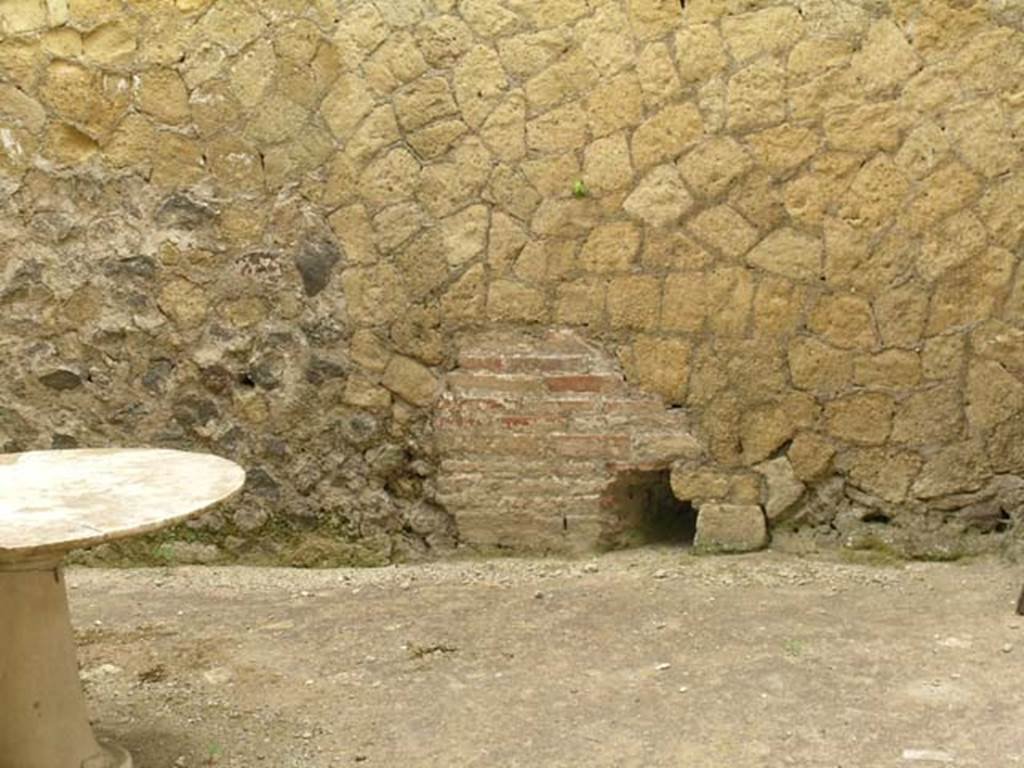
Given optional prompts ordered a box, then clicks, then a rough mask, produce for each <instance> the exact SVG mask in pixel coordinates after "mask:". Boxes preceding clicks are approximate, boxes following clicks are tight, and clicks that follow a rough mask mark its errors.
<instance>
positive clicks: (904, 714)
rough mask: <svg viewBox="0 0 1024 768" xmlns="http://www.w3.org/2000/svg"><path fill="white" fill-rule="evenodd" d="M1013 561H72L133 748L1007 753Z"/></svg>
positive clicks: (314, 765) (773, 762)
mask: <svg viewBox="0 0 1024 768" xmlns="http://www.w3.org/2000/svg"><path fill="white" fill-rule="evenodd" d="M1022 578H1024V572H1022V571H1021V569H1020V568H1015V567H1013V566H1010V565H1007V564H1006V563H1001V562H996V561H980V562H979V561H975V562H971V563H962V564H952V565H948V564H947V565H940V564H923V563H912V564H898V565H895V566H887V567H878V566H868V565H854V564H848V563H844V562H839V561H831V560H822V559H795V558H793V557H786V556H782V555H778V554H770V553H769V554H761V555H755V556H745V557H734V558H697V557H693V556H690V555H688V554H680V553H678V552H671V551H631V552H626V553H618V554H613V555H607V556H603V557H600V558H596V559H593V560H581V561H561V560H527V561H524V560H507V561H491V562H456V563H445V564H429V565H416V566H403V567H394V568H385V569H377V570H328V571H308V570H306V571H298V570H284V569H255V568H178V569H152V570H127V571H111V570H89V569H73V570H71V571H70V572H69V579H68V580H69V583H70V585H71V593H70V594H71V602H72V611H73V613H74V619H75V625H76V632H77V634H78V639H79V646H80V661H81V666H82V670H83V676H84V678H85V679H86V688H87V692H88V695H89V699H90V703H91V706H92V709H93V713H94V715H95V718H96V726H97V729H98V731H99V732H100V733H101V734H102V735H104V736H107V737H111V738H113V739H115V740H116V741H118V742H120V743H122V744H123V745H124V746H126V747H128V748H129V749H130V750H131V751H132V752H133V753H134V754H135V757H136V765H137V766H138V768H165V767H168V768H172V767H174V768H196V767H198V766H207V765H215V766H238V767H243V766H244V767H245V768H252V767H258V766H273V768H293V767H295V768H298V767H299V766H301V767H302V768H321V767H323V768H333V767H337V766H367V767H372V766H446V767H447V766H531V767H547V766H573V767H574V768H576V767H582V766H586V767H587V768H590V767H592V766H616V767H619V766H622V767H625V766H637V767H640V766H643V767H645V768H647V767H650V766H686V767H687V768H702V767H705V766H706V767H707V768H744V767H746V766H756V767H757V768H773V767H774V766H807V767H808V768H810V767H811V766H813V767H814V768H839V767H840V766H842V767H843V768H871V767H873V766H922V767H924V768H927V767H928V766H936V765H938V766H942V765H949V766H984V768H1002V767H1004V766H1014V765H1024V619H1021V618H1020V617H1017V616H1015V615H1014V614H1013V603H1014V599H1015V597H1016V593H1017V590H1018V589H1019V587H1020V582H1021V579H1022Z"/></svg>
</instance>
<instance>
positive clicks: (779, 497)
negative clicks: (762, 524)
mask: <svg viewBox="0 0 1024 768" xmlns="http://www.w3.org/2000/svg"><path fill="white" fill-rule="evenodd" d="M754 469H755V470H756V471H757V472H758V473H760V474H761V475H762V476H763V477H764V482H765V487H766V489H767V495H766V496H765V503H764V511H765V515H766V516H767V517H768V521H769V522H775V521H777V520H781V519H782V518H783V517H784V516H785V515H786V513H787V512H788V511H789V510H791V509H792V508H793V506H794V505H795V504H796V503H797V502H798V501H799V500H800V498H801V497H802V496H803V495H804V491H805V490H806V487H805V486H804V484H803V483H802V482H800V480H799V479H798V478H797V476H796V472H794V471H793V465H792V464H790V463H789V459H788V458H786V457H785V456H779V457H778V458H777V459H772V460H771V461H766V462H763V463H761V464H758V465H756V466H755V467H754Z"/></svg>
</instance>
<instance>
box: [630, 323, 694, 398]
mask: <svg viewBox="0 0 1024 768" xmlns="http://www.w3.org/2000/svg"><path fill="white" fill-rule="evenodd" d="M628 363H629V364H628V365H627V370H628V371H631V372H632V373H633V374H635V378H636V382H637V383H638V384H639V385H640V386H643V387H646V388H649V389H651V390H652V391H653V392H656V393H658V394H659V395H661V396H662V397H663V398H665V400H666V401H667V402H669V403H680V402H682V401H683V400H684V399H685V397H686V387H687V382H688V380H689V372H690V371H689V364H690V345H689V344H687V343H686V342H685V341H681V340H678V339H663V338H658V337H656V336H647V335H642V336H638V337H637V339H636V341H635V342H634V343H633V348H632V350H631V355H630V358H629V360H628Z"/></svg>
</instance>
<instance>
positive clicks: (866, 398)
mask: <svg viewBox="0 0 1024 768" xmlns="http://www.w3.org/2000/svg"><path fill="white" fill-rule="evenodd" d="M893 409H894V406H893V402H892V399H891V398H890V397H888V396H886V395H882V394H871V393H863V394H854V395H848V396H846V397H843V398H841V399H839V400H833V401H832V402H830V403H829V404H828V405H827V406H825V418H826V419H827V421H828V428H829V432H831V434H832V436H833V437H836V438H838V439H839V440H846V441H849V442H851V443H862V444H865V445H879V444H881V443H884V442H885V441H886V438H888V437H889V432H890V431H891V429H892V417H893Z"/></svg>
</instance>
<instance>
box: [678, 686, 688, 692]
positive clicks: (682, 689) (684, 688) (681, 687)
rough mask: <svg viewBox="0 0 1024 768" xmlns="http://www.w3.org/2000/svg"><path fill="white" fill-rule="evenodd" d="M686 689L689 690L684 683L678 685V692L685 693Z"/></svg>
mask: <svg viewBox="0 0 1024 768" xmlns="http://www.w3.org/2000/svg"><path fill="white" fill-rule="evenodd" d="M688 690H690V688H689V687H688V686H685V685H680V686H679V692H680V693H686V692H687V691H688Z"/></svg>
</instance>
